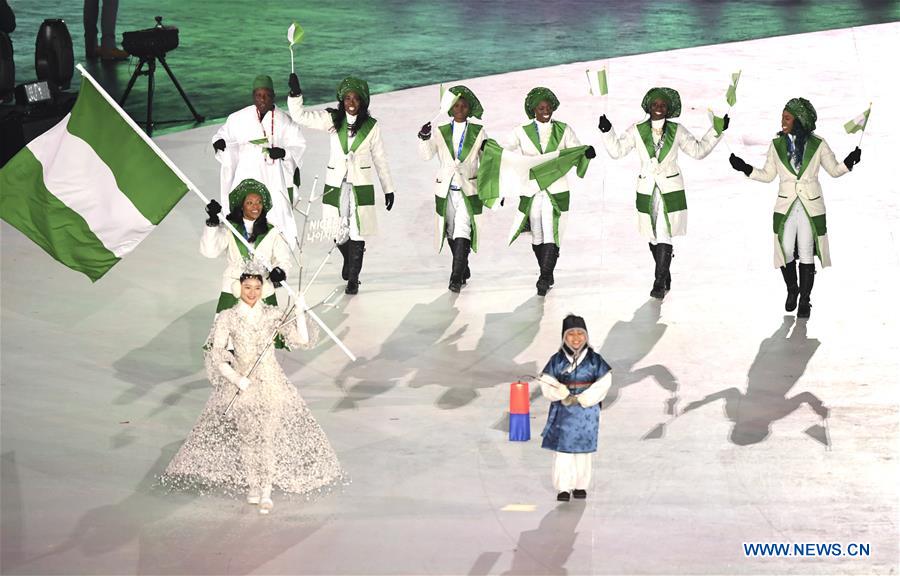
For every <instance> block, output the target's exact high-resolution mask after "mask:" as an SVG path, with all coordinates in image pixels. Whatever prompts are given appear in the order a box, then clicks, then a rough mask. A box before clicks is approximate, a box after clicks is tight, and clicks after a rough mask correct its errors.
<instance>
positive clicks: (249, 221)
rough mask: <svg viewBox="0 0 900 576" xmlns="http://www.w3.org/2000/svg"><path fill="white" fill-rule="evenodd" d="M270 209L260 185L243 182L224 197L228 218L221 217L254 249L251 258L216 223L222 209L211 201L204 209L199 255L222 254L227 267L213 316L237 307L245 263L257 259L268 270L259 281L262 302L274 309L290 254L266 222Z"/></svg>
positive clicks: (267, 192)
mask: <svg viewBox="0 0 900 576" xmlns="http://www.w3.org/2000/svg"><path fill="white" fill-rule="evenodd" d="M271 209H272V197H271V195H270V194H269V191H268V189H267V188H266V187H265V185H264V184H263V183H262V182H259V181H257V180H252V179H249V178H248V179H246V180H243V181H242V182H241V183H240V184H238V185H237V186H236V187H235V188H234V190H232V191H231V193H230V194H229V195H228V210H229V211H228V215H227V216H226V217H225V218H226V219H227V220H228V221H229V222H230V223H231V224H232V225H233V226H234V227H235V229H237V231H238V232H240V233H241V234H243V235H244V238H245V239H246V240H247V242H248V243H249V244H251V245H252V246H253V247H254V252H253V255H252V256H251V254H250V251H249V250H247V246H246V245H245V244H244V243H243V242H241V241H240V240H238V239H237V238H235V237H234V234H233V233H232V232H231V231H229V230H228V228H227V227H226V226H225V225H223V224H222V223H221V221H220V220H219V213H220V212H221V211H222V206H220V205H219V203H218V202H216V201H215V200H211V201H210V203H209V204H208V205H207V207H206V212H207V214H208V215H209V218H207V220H206V228H205V229H204V230H203V236H202V237H201V239H200V253H201V254H203V255H204V256H206V257H207V258H218V257H219V256H220V255H221V254H222V252H225V254H226V260H227V264H226V266H225V271H224V272H223V273H222V292H221V294H220V295H219V301H218V303H217V304H216V312H222V311H223V310H226V309H228V308H231V307H232V306H234V305H235V304H237V303H238V296H239V291H238V289H237V287H236V286H235V284H236V282H237V280H238V278H239V277H240V275H241V270H242V269H243V267H244V263H245V262H246V261H247V260H251V259H254V258H261V259H262V260H263V261H264V262H266V263H267V264H268V265H270V266H271V272H270V273H269V276H268V278H265V279H264V281H263V288H262V291H263V300H264V302H265V303H266V304H270V305H272V306H274V305H275V304H276V303H277V302H276V300H275V288H277V287H278V286H280V285H281V283H282V282H284V280H285V278H286V277H287V272H288V271H290V266H291V250H290V248H289V247H288V245H287V242H285V240H284V238H283V237H282V235H281V234H279V230H278V228H277V227H275V226H274V225H273V224H270V223H269V222H268V220H267V219H266V215H267V214H268V212H269V210H271Z"/></svg>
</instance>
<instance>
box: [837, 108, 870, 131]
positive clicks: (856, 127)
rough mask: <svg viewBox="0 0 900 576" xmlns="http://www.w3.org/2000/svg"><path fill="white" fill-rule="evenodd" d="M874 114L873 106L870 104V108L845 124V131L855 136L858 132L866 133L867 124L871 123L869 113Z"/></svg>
mask: <svg viewBox="0 0 900 576" xmlns="http://www.w3.org/2000/svg"><path fill="white" fill-rule="evenodd" d="M870 112H872V105H871V104H869V107H868V108H867V109H866V111H865V112H863V113H862V114H860V115H859V116H857V117H856V118H854V119H853V120H850V121H849V122H847V123H846V124H844V130H846V131H847V134H855V133H856V132H860V131H865V129H866V124H868V123H869V113H870Z"/></svg>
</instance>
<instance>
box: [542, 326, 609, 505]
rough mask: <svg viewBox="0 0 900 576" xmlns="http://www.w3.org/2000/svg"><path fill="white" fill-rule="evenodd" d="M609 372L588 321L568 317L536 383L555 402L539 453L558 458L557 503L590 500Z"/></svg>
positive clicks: (555, 465) (555, 477)
mask: <svg viewBox="0 0 900 576" xmlns="http://www.w3.org/2000/svg"><path fill="white" fill-rule="evenodd" d="M610 371H611V368H610V366H609V364H607V363H606V361H605V360H604V359H603V357H602V356H600V354H598V353H597V352H595V351H594V349H593V348H591V346H590V344H589V343H588V332H587V325H586V324H585V322H584V318H582V317H580V316H575V315H573V314H570V315H568V316H566V317H565V319H563V325H562V345H561V346H560V349H559V351H558V352H557V353H556V354H554V355H553V356H551V357H550V360H549V361H548V362H547V365H546V366H545V367H544V370H543V372H542V373H541V375H540V377H539V378H538V380H539V382H540V385H541V392H542V393H543V394H544V396H545V397H546V398H547V399H549V400H550V401H551V402H552V403H551V404H550V412H549V414H548V415H547V425H546V426H545V427H544V431H543V432H542V433H541V435H542V436H543V437H544V440H543V442H542V443H541V447H542V448H547V449H548V450H553V451H554V452H556V454H555V455H554V458H553V486H554V488H556V490H557V492H558V494H557V496H556V499H557V500H559V501H562V502H568V501H569V497H570V494H571V496H573V497H575V498H577V499H583V498H586V497H587V487H588V485H589V484H590V482H591V453H593V452H596V451H597V435H598V431H599V427H600V402H601V401H602V400H603V398H605V397H606V393H607V392H608V391H609V386H610V383H611V382H612V374H611V372H610Z"/></svg>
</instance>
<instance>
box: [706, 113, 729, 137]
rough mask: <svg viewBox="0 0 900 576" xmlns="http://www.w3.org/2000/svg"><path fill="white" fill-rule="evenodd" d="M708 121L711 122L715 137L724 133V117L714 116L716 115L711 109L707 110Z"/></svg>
mask: <svg viewBox="0 0 900 576" xmlns="http://www.w3.org/2000/svg"><path fill="white" fill-rule="evenodd" d="M709 119H710V121H711V122H712V127H713V130H715V132H716V136H721V135H722V132H724V131H725V117H724V116H716V113H715V112H713V111H712V108H710V109H709Z"/></svg>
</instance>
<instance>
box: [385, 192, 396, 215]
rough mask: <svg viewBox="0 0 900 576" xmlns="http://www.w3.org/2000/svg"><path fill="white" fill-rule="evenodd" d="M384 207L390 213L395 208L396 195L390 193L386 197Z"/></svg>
mask: <svg viewBox="0 0 900 576" xmlns="http://www.w3.org/2000/svg"><path fill="white" fill-rule="evenodd" d="M384 206H385V208H387V209H388V212H390V211H391V208H393V207H394V193H393V192H388V193H387V194H385V195H384Z"/></svg>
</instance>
